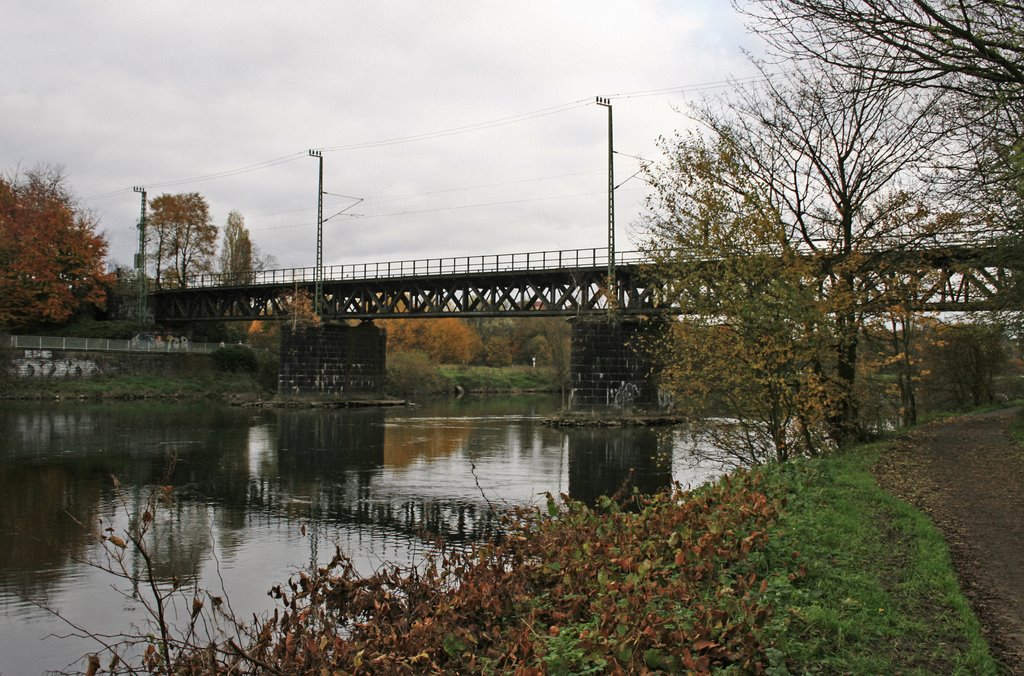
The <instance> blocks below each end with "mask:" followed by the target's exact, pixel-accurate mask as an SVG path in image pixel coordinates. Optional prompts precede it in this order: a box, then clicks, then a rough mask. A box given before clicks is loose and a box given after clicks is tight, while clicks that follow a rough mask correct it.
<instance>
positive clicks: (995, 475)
mask: <svg viewBox="0 0 1024 676" xmlns="http://www.w3.org/2000/svg"><path fill="white" fill-rule="evenodd" d="M1017 412H1018V411H1017V409H1012V410H1002V411H995V412H993V413H986V414H981V415H975V416H969V417H963V418H956V419H953V420H949V421H943V422H937V423H932V424H929V425H925V426H923V427H921V428H920V429H918V430H915V431H914V432H912V433H911V434H909V435H908V436H907V437H905V438H904V439H903V440H901V441H900V443H899V444H898V446H897V447H896V448H895V450H894V452H893V453H891V454H890V455H888V456H887V457H886V458H885V459H884V460H883V461H882V462H881V463H880V465H879V466H878V467H876V468H875V473H876V475H877V477H878V480H879V483H880V484H881V485H882V486H883V487H884V488H885V489H886V490H888V491H889V492H891V493H893V494H894V495H897V496H899V497H901V498H903V499H905V500H907V501H908V502H910V503H912V504H913V505H915V506H917V507H918V508H919V509H921V510H923V511H925V512H926V513H928V514H929V515H930V516H931V517H932V519H933V520H934V522H935V524H936V525H937V526H938V527H939V529H940V530H941V531H942V533H943V534H944V535H945V538H946V542H947V543H949V548H950V551H951V553H952V556H953V564H954V566H955V567H956V569H957V574H958V575H959V578H960V585H961V587H962V588H963V590H964V592H965V593H966V594H967V597H968V598H969V600H970V602H971V605H972V606H973V608H974V611H975V613H976V614H977V615H978V619H979V620H981V623H982V625H983V627H984V629H985V635H986V637H987V638H988V640H989V643H990V644H991V646H992V650H993V653H994V656H995V657H996V659H997V660H999V662H1000V663H1001V664H1002V665H1004V667H1005V668H1006V671H1007V672H1008V673H1011V674H1022V675H1024V451H1022V450H1021V449H1020V447H1019V446H1018V445H1017V444H1016V443H1015V442H1014V441H1013V439H1012V438H1011V437H1010V433H1009V426H1010V423H1011V422H1012V421H1013V419H1014V416H1015V415H1017Z"/></svg>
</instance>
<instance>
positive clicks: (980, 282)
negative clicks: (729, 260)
mask: <svg viewBox="0 0 1024 676" xmlns="http://www.w3.org/2000/svg"><path fill="white" fill-rule="evenodd" d="M602 253H603V252H602V251H601V250H599V249H584V250H578V251H555V252H539V253H531V254H508V255H505V256H475V257H465V258H448V259H429V260H426V259H425V260H419V261H401V262H392V263H374V264H362V265H354V266H335V267H333V268H326V269H325V270H326V271H327V272H326V274H325V276H324V278H321V279H319V280H318V279H317V276H316V275H314V274H312V272H313V271H312V270H311V269H308V268H296V269H292V270H272V271H267V272H263V273H258V274H257V275H254V276H253V279H252V283H251V284H248V285H245V286H238V285H237V280H232V282H233V283H234V284H235V285H231V286H229V285H227V284H226V283H225V284H217V283H215V282H216V281H217V280H218V278H217V277H216V276H208V277H207V278H197V279H194V280H190V282H194V283H190V285H189V286H187V287H185V288H176V289H161V290H159V291H158V292H157V293H156V294H155V299H156V305H157V309H156V312H157V319H158V320H159V321H164V322H174V321H190V320H217V321H225V320H255V319H259V320H277V319H286V318H287V317H288V315H287V311H286V309H285V308H287V307H288V299H289V298H290V297H291V296H292V295H293V294H294V293H295V291H296V290H303V291H305V292H307V293H311V292H314V291H315V284H316V282H317V281H320V282H321V283H322V285H323V286H322V288H323V299H322V307H321V316H322V317H323V318H324V319H376V318H379V319H384V318H394V317H449V316H459V315H476V316H498V315H548V316H575V315H586V314H594V313H599V312H608V311H609V310H614V311H616V312H619V313H622V314H626V315H630V314H632V315H637V314H652V313H674V314H686V312H687V309H686V308H685V307H683V306H682V305H681V303H680V301H679V297H678V296H676V295H674V294H673V293H672V291H671V288H670V286H671V285H670V284H664V283H660V282H658V281H657V280H656V279H654V278H653V277H651V276H650V274H648V273H649V269H648V268H647V267H646V266H645V263H646V261H645V260H644V258H643V257H642V256H641V255H640V254H639V253H638V252H626V253H623V254H620V255H619V256H618V257H617V258H618V260H617V264H616V268H615V280H613V284H612V289H613V291H610V290H609V280H608V276H607V261H606V260H604V258H603V256H602V255H601V254H602ZM998 254H999V250H998V249H997V248H995V247H985V246H966V245H965V246H956V247H943V248H936V249H927V250H920V251H909V252H908V251H902V252H894V253H893V254H892V255H889V256H886V255H877V254H873V258H874V262H873V263H872V265H873V268H872V269H870V270H867V271H865V272H864V274H861V275H859V279H860V280H861V282H862V287H861V291H862V294H863V296H864V298H865V300H866V301H867V302H872V301H873V300H878V301H879V302H885V299H887V298H889V297H891V293H890V292H891V291H892V290H893V289H895V288H900V289H907V290H909V291H907V293H910V294H911V296H912V297H908V298H909V300H908V302H909V303H910V304H911V305H912V306H913V307H914V308H915V309H919V310H933V311H954V310H955V311H975V310H985V309H992V308H993V307H994V306H995V304H996V303H997V301H998V300H999V299H1000V297H1001V296H1002V295H1004V294H1005V293H1006V292H1007V291H1008V290H1009V289H1010V288H1011V286H1012V285H1014V284H1015V283H1016V280H1017V279H1019V276H1020V272H1019V270H1017V269H1016V268H1014V267H1011V266H1009V265H1007V264H1006V263H1005V262H1000V259H999V255H998ZM692 264H693V265H701V262H700V261H693V263H692ZM1017 267H1019V266H1017ZM307 271H308V272H309V273H310V274H308V275H307V274H306V272H307ZM223 281H225V282H226V280H223Z"/></svg>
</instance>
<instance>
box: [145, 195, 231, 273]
mask: <svg viewBox="0 0 1024 676" xmlns="http://www.w3.org/2000/svg"><path fill="white" fill-rule="evenodd" d="M149 208H150V216H149V224H150V233H151V237H152V239H153V240H154V244H155V246H153V247H152V248H151V250H152V251H153V258H154V260H155V261H156V285H157V287H160V286H173V287H185V286H188V280H189V277H191V276H192V275H197V274H203V273H208V272H213V263H214V254H215V252H216V250H217V226H216V225H215V224H214V223H213V221H212V220H211V219H210V206H209V204H207V202H206V198H205V197H203V196H202V195H200V194H199V193H197V192H190V193H180V194H177V195H169V194H163V195H160V196H159V197H155V198H153V199H151V200H150V201H149Z"/></svg>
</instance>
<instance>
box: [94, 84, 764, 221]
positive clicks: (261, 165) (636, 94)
mask: <svg viewBox="0 0 1024 676" xmlns="http://www.w3.org/2000/svg"><path fill="white" fill-rule="evenodd" d="M771 77H772V74H770V73H769V74H765V75H756V76H748V77H742V78H734V79H728V80H717V81H712V82H704V83H698V84H692V85H678V86H675V87H663V88H660V89H645V90H638V91H633V92H620V93H617V94H612V95H610V96H607V97H605V98H608V99H615V100H624V99H631V98H643V97H650V96H666V95H669V94H686V93H692V92H698V91H706V90H709V89H722V88H730V87H737V86H740V85H744V84H753V83H756V82H759V81H763V80H767V79H770V78H771ZM592 102H593V98H592V97H587V98H583V99H578V100H576V101H571V102H568V103H563V104H559V105H556V106H550V107H547V108H540V109H538V110H533V111H530V112H526V113H520V114H518V115H511V116H507V117H501V118H497V119H494V120H488V121H484V122H478V123H474V124H468V125H462V126H458V127H450V128H447V129H441V130H437V131H431V132H424V133H421V134H412V135H409V136H398V137H394V138H385V139H379V140H375V141H366V142H361V143H352V144H347V145H337V146H326V147H323V148H320V149H319V150H321V151H323V152H341V151H349V150H360V149H366V148H377V147H382V146H389V145H397V144H402V143H413V142H417V141H425V140H429V139H436V138H443V137H446V136H454V135H457V134H466V133H470V132H474V131H481V130H485V129H492V128H494V127H500V126H505V125H510V124H516V123H519V122H525V121H527V120H532V119H536V118H540V117H546V116H549V115H556V114H559V113H563V112H567V111H570V110H574V109H576V108H582V107H585V106H589V105H592ZM306 154H307V153H306V151H302V152H296V153H292V154H289V155H284V156H281V157H277V158H273V159H270V160H265V161H263V162H257V163H255V164H249V165H245V166H242V167H236V168H232V169H225V170H222V171H217V172H212V173H209V174H201V175H198V176H190V177H186V178H179V179H172V180H167V181H148V182H146V186H147V187H150V188H167V187H173V186H179V185H186V184H190V183H200V182H203V181H212V180H216V179H220V178H227V177H230V176H237V175H239V174H244V173H248V172H252V171H259V170H261V169H267V168H270V167H274V166H278V165H281V164H286V163H288V162H293V161H295V160H297V159H299V158H300V157H305V156H306ZM129 192H131V188H122V189H119V190H112V191H109V192H105V193H99V194H95V195H89V196H87V197H83V198H82V200H83V201H92V200H99V199H107V198H111V197H116V196H118V195H122V194H124V193H129Z"/></svg>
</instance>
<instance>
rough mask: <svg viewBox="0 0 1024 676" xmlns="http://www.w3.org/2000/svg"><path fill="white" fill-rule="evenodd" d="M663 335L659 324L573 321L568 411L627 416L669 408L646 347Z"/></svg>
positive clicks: (634, 320)
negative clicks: (661, 395) (662, 394)
mask: <svg viewBox="0 0 1024 676" xmlns="http://www.w3.org/2000/svg"><path fill="white" fill-rule="evenodd" d="M663 330H664V324H663V323H662V322H660V321H657V320H644V319H637V318H624V317H597V318H583V317H577V318H576V319H574V320H573V321H572V343H571V345H572V347H571V356H570V366H569V379H570V388H571V389H570V393H569V410H570V411H577V412H587V411H590V412H602V411H609V412H615V413H621V414H629V413H634V412H640V411H656V410H661V409H663V408H665V407H666V406H665V403H666V402H664V401H663V400H662V398H661V397H660V396H659V389H658V383H657V379H656V376H655V363H654V359H653V358H652V357H651V356H650V353H649V351H648V350H645V349H644V344H645V342H646V341H648V340H652V339H654V338H656V336H657V335H658V333H659V332H661V331H663Z"/></svg>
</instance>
